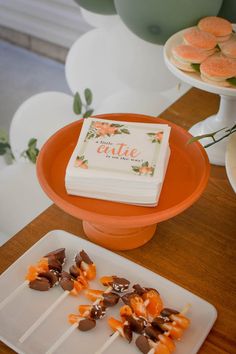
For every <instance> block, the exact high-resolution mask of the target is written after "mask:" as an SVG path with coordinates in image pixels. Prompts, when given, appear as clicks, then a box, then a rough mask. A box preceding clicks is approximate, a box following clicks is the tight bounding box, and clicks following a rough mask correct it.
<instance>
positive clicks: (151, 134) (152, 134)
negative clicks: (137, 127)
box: [147, 133, 156, 136]
mask: <svg viewBox="0 0 236 354" xmlns="http://www.w3.org/2000/svg"><path fill="white" fill-rule="evenodd" d="M147 135H149V136H154V135H156V134H155V133H147Z"/></svg>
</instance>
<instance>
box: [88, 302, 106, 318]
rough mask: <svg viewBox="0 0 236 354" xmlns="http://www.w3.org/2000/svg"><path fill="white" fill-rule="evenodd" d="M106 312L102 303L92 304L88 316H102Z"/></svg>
mask: <svg viewBox="0 0 236 354" xmlns="http://www.w3.org/2000/svg"><path fill="white" fill-rule="evenodd" d="M105 314H106V308H105V306H103V305H93V307H92V309H91V311H90V317H91V318H92V319H94V320H99V319H101V318H103V317H104V316H105Z"/></svg>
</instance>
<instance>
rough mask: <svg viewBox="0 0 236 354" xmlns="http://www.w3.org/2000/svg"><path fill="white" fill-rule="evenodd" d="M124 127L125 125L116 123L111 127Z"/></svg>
mask: <svg viewBox="0 0 236 354" xmlns="http://www.w3.org/2000/svg"><path fill="white" fill-rule="evenodd" d="M123 126H124V124H116V123H112V124H111V127H116V128H121V127H123Z"/></svg>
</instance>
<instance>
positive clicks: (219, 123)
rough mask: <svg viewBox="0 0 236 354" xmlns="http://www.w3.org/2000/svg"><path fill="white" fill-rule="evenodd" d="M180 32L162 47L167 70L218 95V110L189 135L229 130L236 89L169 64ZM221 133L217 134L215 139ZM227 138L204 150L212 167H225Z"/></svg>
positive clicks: (204, 142)
mask: <svg viewBox="0 0 236 354" xmlns="http://www.w3.org/2000/svg"><path fill="white" fill-rule="evenodd" d="M184 31H186V29H185V30H182V31H180V32H178V33H176V34H174V35H173V36H171V37H170V38H169V39H168V41H167V42H166V44H165V46H164V59H165V63H166V65H167V67H168V68H169V70H170V71H171V72H172V73H173V74H174V75H176V76H177V77H178V78H179V79H181V80H182V81H184V82H186V83H188V84H190V85H191V86H195V87H197V88H199V89H202V90H204V91H208V92H212V93H216V94H218V95H220V108H219V111H218V112H217V114H215V115H213V116H210V117H208V118H207V119H205V120H203V121H201V122H199V123H197V124H195V125H194V126H193V127H192V128H191V129H190V133H191V134H192V135H193V136H197V135H202V134H208V133H212V132H214V131H217V130H219V129H221V128H225V127H228V128H231V127H232V126H233V125H234V124H235V122H236V88H228V87H220V86H216V85H211V84H208V83H206V82H204V81H202V79H201V77H200V75H199V74H198V73H187V72H184V71H182V70H179V69H178V68H177V67H176V66H175V65H174V64H172V63H171V61H170V58H171V52H172V48H173V47H174V46H176V45H178V44H180V43H183V32H184ZM221 134H223V133H218V135H217V138H218V137H220V135H221ZM227 140H228V138H225V139H223V140H221V141H220V142H218V143H217V144H214V145H212V146H210V147H208V148H207V149H206V151H207V154H208V157H209V160H210V162H211V163H212V164H214V165H220V166H224V165H225V152H226V146H227ZM200 142H201V143H202V145H207V144H208V143H210V142H212V139H211V138H204V139H203V140H201V141H200Z"/></svg>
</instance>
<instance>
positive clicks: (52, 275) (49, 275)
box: [39, 270, 59, 287]
mask: <svg viewBox="0 0 236 354" xmlns="http://www.w3.org/2000/svg"><path fill="white" fill-rule="evenodd" d="M39 277H40V278H46V279H47V280H48V281H49V283H50V286H51V287H53V286H54V285H55V284H56V283H57V282H58V280H59V273H58V272H57V271H55V270H49V271H48V272H44V273H39Z"/></svg>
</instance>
